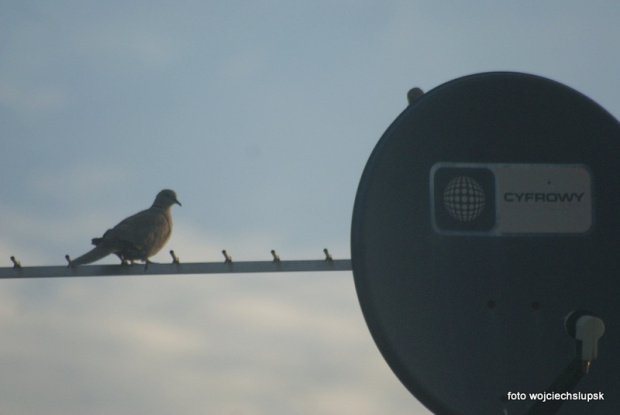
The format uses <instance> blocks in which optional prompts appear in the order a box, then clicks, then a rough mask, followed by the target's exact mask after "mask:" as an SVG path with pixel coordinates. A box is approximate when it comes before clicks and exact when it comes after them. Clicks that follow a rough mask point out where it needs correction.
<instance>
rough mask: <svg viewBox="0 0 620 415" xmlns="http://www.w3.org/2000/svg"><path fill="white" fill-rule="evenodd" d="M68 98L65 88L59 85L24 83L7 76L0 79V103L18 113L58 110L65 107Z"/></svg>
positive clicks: (52, 111)
mask: <svg viewBox="0 0 620 415" xmlns="http://www.w3.org/2000/svg"><path fill="white" fill-rule="evenodd" d="M68 99H69V94H68V92H67V90H66V89H65V88H63V87H61V86H60V85H53V84H44V85H25V84H20V83H19V82H16V81H11V80H9V79H8V78H4V79H0V105H3V106H6V107H8V108H10V109H12V110H13V111H15V112H18V113H25V114H28V115H38V114H43V113H54V112H58V111H60V110H62V109H64V108H65V107H66V105H67V102H68ZM25 114H24V115H25Z"/></svg>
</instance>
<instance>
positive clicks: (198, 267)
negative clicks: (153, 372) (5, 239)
mask: <svg viewBox="0 0 620 415" xmlns="http://www.w3.org/2000/svg"><path fill="white" fill-rule="evenodd" d="M222 253H223V254H224V257H225V258H226V260H225V261H224V262H188V263H180V262H179V260H178V258H177V257H176V255H174V252H171V253H170V254H171V255H172V258H173V262H172V263H169V264H160V263H154V262H151V263H148V264H147V265H141V264H136V265H78V266H73V267H72V266H34V267H26V266H21V264H20V262H19V261H18V260H17V259H15V257H11V261H13V264H14V266H13V267H12V268H0V279H17V278H59V277H60V278H62V277H106V276H107V277H114V276H138V275H169V274H248V273H256V272H263V273H264V272H312V271H314V272H317V271H323V272H325V271H350V270H351V260H350V259H332V258H331V255H329V253H328V252H325V254H326V259H324V260H307V261H281V260H280V257H279V256H278V255H277V254H276V253H275V251H272V255H273V258H274V259H273V261H241V262H234V261H232V259H231V258H230V256H228V254H227V253H226V252H225V251H224V252H222Z"/></svg>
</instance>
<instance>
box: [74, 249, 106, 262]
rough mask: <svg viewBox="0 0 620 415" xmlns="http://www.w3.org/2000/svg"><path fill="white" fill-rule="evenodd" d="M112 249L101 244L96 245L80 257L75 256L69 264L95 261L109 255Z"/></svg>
mask: <svg viewBox="0 0 620 415" xmlns="http://www.w3.org/2000/svg"><path fill="white" fill-rule="evenodd" d="M111 253H112V251H110V250H109V249H108V248H105V247H103V246H96V247H94V248H93V249H91V250H90V251H88V252H87V253H85V254H84V255H82V256H81V257H78V258H75V259H74V260H72V261H71V266H74V265H84V264H90V263H91V262H95V261H98V260H100V259H101V258H103V257H106V256H108V255H110V254H111Z"/></svg>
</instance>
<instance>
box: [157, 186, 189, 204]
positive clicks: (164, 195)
mask: <svg viewBox="0 0 620 415" xmlns="http://www.w3.org/2000/svg"><path fill="white" fill-rule="evenodd" d="M174 204H177V205H179V206H183V205H181V202H179V201H178V200H177V194H176V192H175V191H174V190H170V189H164V190H162V191H161V192H159V193H158V194H157V196H156V197H155V201H154V202H153V206H157V207H161V208H169V207H170V206H172V205H174Z"/></svg>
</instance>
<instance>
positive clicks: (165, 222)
mask: <svg viewBox="0 0 620 415" xmlns="http://www.w3.org/2000/svg"><path fill="white" fill-rule="evenodd" d="M171 231H172V227H171V225H170V220H169V218H167V217H166V215H165V214H163V213H162V212H155V211H153V210H151V209H147V210H143V211H142V212H139V213H136V214H135V215H133V216H130V217H128V218H127V219H125V220H123V221H122V222H120V223H119V224H118V225H116V226H115V227H114V228H112V229H111V230H110V231H108V232H106V234H105V235H104V236H103V238H102V239H103V241H104V244H105V245H106V246H110V247H111V248H112V249H113V250H118V251H129V250H131V251H137V252H143V253H144V254H145V255H147V256H150V255H153V254H154V253H156V252H158V251H159V250H160V249H161V248H162V247H163V246H164V245H165V243H166V242H167V241H168V238H169V237H170V234H171Z"/></svg>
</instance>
